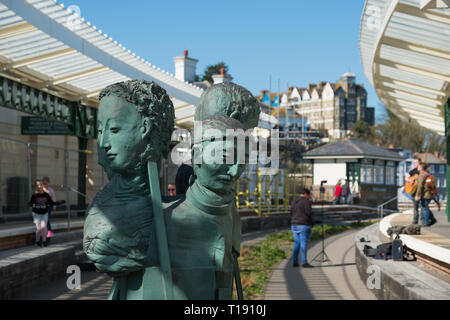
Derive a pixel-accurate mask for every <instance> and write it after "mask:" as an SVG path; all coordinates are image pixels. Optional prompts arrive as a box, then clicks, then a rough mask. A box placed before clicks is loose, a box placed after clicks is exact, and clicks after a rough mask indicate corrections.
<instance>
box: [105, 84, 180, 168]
mask: <svg viewBox="0 0 450 320" xmlns="http://www.w3.org/2000/svg"><path fill="white" fill-rule="evenodd" d="M99 99H100V105H99V111H98V140H97V142H98V150H99V151H98V152H99V164H100V165H102V166H103V167H104V168H105V171H106V172H107V173H108V175H109V174H112V173H119V174H121V175H130V174H131V175H132V174H135V173H136V170H138V168H142V167H143V166H144V168H145V164H146V162H147V160H148V159H151V160H153V161H159V160H160V159H161V157H166V156H167V153H168V152H169V143H170V137H171V134H172V131H173V129H174V118H175V113H174V108H173V104H172V101H171V100H170V98H169V96H168V95H167V93H166V91H165V90H164V89H163V88H161V87H160V86H159V85H157V84H156V83H154V82H150V81H145V80H129V81H124V82H119V83H116V84H113V85H110V86H108V87H106V88H105V89H103V90H102V91H101V92H100V96H99Z"/></svg>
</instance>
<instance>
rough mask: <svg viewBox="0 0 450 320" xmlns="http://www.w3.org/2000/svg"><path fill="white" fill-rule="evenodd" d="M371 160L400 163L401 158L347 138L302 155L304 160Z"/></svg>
mask: <svg viewBox="0 0 450 320" xmlns="http://www.w3.org/2000/svg"><path fill="white" fill-rule="evenodd" d="M349 157H354V158H371V159H384V160H394V161H401V160H403V157H401V156H400V155H399V154H397V153H395V152H392V151H389V150H386V149H384V148H381V147H377V146H374V145H373V144H371V143H369V142H366V141H363V140H359V139H355V138H349V139H344V140H338V141H335V142H332V143H329V144H326V145H324V146H321V147H318V148H315V149H313V150H311V151H308V152H306V153H304V155H303V158H305V159H320V158H334V159H338V158H349Z"/></svg>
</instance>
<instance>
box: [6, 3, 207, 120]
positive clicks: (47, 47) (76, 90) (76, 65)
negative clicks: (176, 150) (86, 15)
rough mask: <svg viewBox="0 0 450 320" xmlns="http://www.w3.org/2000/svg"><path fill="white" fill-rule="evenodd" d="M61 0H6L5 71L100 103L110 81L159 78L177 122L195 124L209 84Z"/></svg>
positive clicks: (42, 86) (73, 98) (69, 97)
mask: <svg viewBox="0 0 450 320" xmlns="http://www.w3.org/2000/svg"><path fill="white" fill-rule="evenodd" d="M69 9H70V7H69V8H64V5H62V4H59V3H57V2H56V1H55V0H14V1H10V0H0V72H1V75H3V76H4V77H6V78H9V79H12V80H14V81H17V82H21V83H24V84H26V85H29V86H31V87H34V88H38V89H41V90H45V91H47V92H49V93H51V94H54V95H56V96H59V97H61V98H65V99H67V100H70V101H82V103H83V104H85V105H90V106H93V107H96V106H97V105H98V95H99V93H100V91H101V90H102V89H103V88H105V87H106V86H108V85H110V84H113V83H116V82H120V81H125V80H130V79H144V80H149V81H154V82H156V83H158V84H159V85H160V86H162V87H163V88H164V89H165V90H166V91H167V93H168V94H169V96H170V97H171V100H172V102H173V104H174V107H175V118H176V119H175V123H176V124H177V125H179V126H185V127H190V126H191V125H193V118H194V111H195V105H196V104H197V102H198V99H199V97H200V95H201V94H202V92H203V89H201V88H199V87H196V86H194V85H192V84H190V83H187V82H184V81H181V80H178V79H176V78H175V77H174V76H173V75H172V74H169V73H168V72H166V71H164V70H161V69H160V68H157V67H156V66H154V65H152V64H150V63H149V62H148V61H145V60H144V59H143V58H141V57H139V56H137V55H136V54H134V53H133V52H131V51H130V50H128V49H127V48H125V47H124V46H123V45H121V44H120V43H118V42H117V41H114V40H113V39H112V38H111V37H109V36H108V35H107V34H106V33H104V32H102V31H101V30H98V29H97V28H96V27H95V26H94V25H92V24H91V23H90V22H88V21H85V20H84V19H83V18H81V17H79V16H78V14H77V12H75V11H72V10H69Z"/></svg>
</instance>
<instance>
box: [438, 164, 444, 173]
mask: <svg viewBox="0 0 450 320" xmlns="http://www.w3.org/2000/svg"><path fill="white" fill-rule="evenodd" d="M439 173H445V164H440V165H439Z"/></svg>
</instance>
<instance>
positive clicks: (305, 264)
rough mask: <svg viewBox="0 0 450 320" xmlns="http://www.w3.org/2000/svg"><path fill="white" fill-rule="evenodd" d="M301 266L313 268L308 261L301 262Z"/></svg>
mask: <svg viewBox="0 0 450 320" xmlns="http://www.w3.org/2000/svg"><path fill="white" fill-rule="evenodd" d="M302 268H314V267H313V266H312V265H310V264H309V263H304V264H302Z"/></svg>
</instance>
